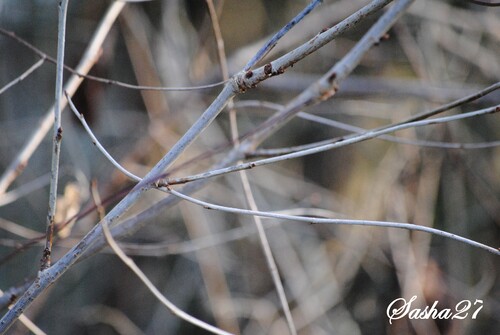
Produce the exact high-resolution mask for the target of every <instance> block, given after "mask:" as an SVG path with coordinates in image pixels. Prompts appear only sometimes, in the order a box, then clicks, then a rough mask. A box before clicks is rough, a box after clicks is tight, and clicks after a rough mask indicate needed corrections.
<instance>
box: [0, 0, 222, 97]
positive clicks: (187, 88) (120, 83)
mask: <svg viewBox="0 0 500 335" xmlns="http://www.w3.org/2000/svg"><path fill="white" fill-rule="evenodd" d="M117 2H124V1H117ZM0 34H2V35H4V36H7V37H10V38H12V39H13V40H14V41H16V42H18V43H20V44H22V45H24V46H25V47H26V48H28V49H30V50H31V51H33V52H34V53H35V54H37V55H38V56H39V57H41V58H42V59H43V60H44V61H47V62H49V63H52V64H57V60H56V59H55V58H54V57H51V56H49V55H48V54H46V53H45V52H43V51H42V50H40V49H38V48H37V47H35V46H34V45H33V44H31V43H29V42H28V41H26V40H24V39H22V38H21V37H19V36H17V35H16V34H15V33H13V32H11V31H8V30H5V29H3V28H1V27H0ZM64 69H65V70H66V71H68V72H70V73H72V74H74V75H77V76H78V77H80V78H85V79H88V80H92V81H96V82H99V83H103V84H107V85H114V86H119V87H123V88H127V89H131V90H141V91H161V92H175V91H197V90H204V89H209V88H214V87H218V86H222V85H224V84H225V83H226V82H227V80H225V81H219V82H216V83H212V84H206V85H198V86H183V87H173V86H168V87H167V86H146V85H134V84H129V83H125V82H123V81H119V80H114V79H108V78H102V77H98V76H94V75H90V74H87V73H86V72H80V71H79V70H78V68H76V69H74V68H72V67H70V66H68V65H64ZM32 71H33V70H32ZM32 71H31V72H32ZM23 79H24V78H23ZM2 90H3V88H2ZM1 93H3V91H1V90H0V94H1Z"/></svg>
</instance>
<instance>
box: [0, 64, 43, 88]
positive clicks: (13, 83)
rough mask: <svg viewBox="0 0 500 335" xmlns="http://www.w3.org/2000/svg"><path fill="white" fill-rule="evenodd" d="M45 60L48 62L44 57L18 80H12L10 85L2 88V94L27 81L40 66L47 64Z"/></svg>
mask: <svg viewBox="0 0 500 335" xmlns="http://www.w3.org/2000/svg"><path fill="white" fill-rule="evenodd" d="M45 60H46V59H45V57H42V58H41V59H39V60H38V61H37V62H36V63H35V64H33V65H32V66H30V68H29V69H27V70H26V71H24V72H23V73H22V74H21V75H20V76H19V77H17V78H16V79H14V80H12V81H11V82H10V83H8V84H7V85H5V86H4V87H2V88H0V94H2V93H3V92H5V91H7V90H8V89H9V88H11V87H12V86H14V85H16V84H18V83H20V82H21V81H23V80H24V79H26V78H27V77H28V76H29V75H30V74H32V73H33V72H35V70H36V69H38V68H39V67H40V66H42V65H43V63H44V62H45Z"/></svg>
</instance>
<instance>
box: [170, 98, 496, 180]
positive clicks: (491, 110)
mask: <svg viewBox="0 0 500 335" xmlns="http://www.w3.org/2000/svg"><path fill="white" fill-rule="evenodd" d="M496 112H500V105H498V106H493V107H489V108H485V109H481V110H478V111H473V112H468V113H463V114H459V115H452V116H447V117H442V118H436V119H432V120H422V121H413V122H408V123H403V124H396V125H395V126H390V127H387V128H384V129H379V130H371V131H368V132H366V133H364V134H361V135H352V136H350V137H348V138H341V139H339V140H338V141H337V142H335V143H329V144H325V145H322V146H319V147H315V148H310V149H306V150H302V151H298V152H294V153H290V154H286V155H280V156H276V157H272V158H266V159H261V160H256V161H251V162H246V163H243V164H239V165H234V166H230V167H226V168H222V169H218V170H211V171H208V172H204V173H200V174H196V175H192V176H187V177H180V178H167V179H165V180H163V181H162V183H165V184H168V185H175V184H184V183H188V182H191V181H195V180H198V179H205V178H210V177H215V176H220V175H223V174H227V173H230V172H235V171H241V170H247V169H252V168H254V167H257V166H262V165H267V164H271V163H276V162H279V161H283V160H287V159H292V158H298V157H303V156H306V155H311V154H315V153H319V152H323V151H326V150H331V149H336V148H340V147H343V146H346V145H350V144H354V143H359V142H362V141H366V140H368V139H372V138H375V137H378V136H380V135H384V134H387V133H392V132H395V131H398V130H403V129H408V128H413V127H423V126H428V125H432V124H441V123H448V122H450V121H456V120H461V119H466V118H470V117H476V116H481V115H486V114H492V113H496ZM160 184H161V183H160Z"/></svg>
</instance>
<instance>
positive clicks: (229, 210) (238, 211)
mask: <svg viewBox="0 0 500 335" xmlns="http://www.w3.org/2000/svg"><path fill="white" fill-rule="evenodd" d="M168 191H169V192H170V193H171V194H173V195H175V196H177V197H179V198H182V199H184V200H187V201H189V202H191V203H194V204H197V205H199V206H202V207H204V208H206V209H214V210H219V211H223V212H227V213H235V214H241V215H251V216H260V217H265V218H273V219H281V220H291V221H301V222H307V223H309V224H319V223H322V224H342V225H356V226H373V227H386V228H400V229H408V230H413V231H422V232H426V233H429V234H433V235H437V236H442V237H446V238H449V239H452V240H455V241H459V242H462V243H465V244H468V245H471V246H474V247H477V248H480V249H483V250H486V251H488V252H491V253H492V254H495V255H500V250H499V249H498V248H493V247H490V246H487V245H485V244H482V243H479V242H476V241H474V240H471V239H468V238H465V237H462V236H458V235H456V234H452V233H448V232H445V231H442V230H439V229H436V228H431V227H426V226H419V225H415V224H411V223H401V222H387V221H372V220H347V219H325V218H314V217H304V216H298V215H286V214H279V213H272V212H262V211H253V210H248V209H242V208H234V207H227V206H220V205H215V204H213V203H209V202H206V201H202V200H199V199H195V198H193V197H190V196H187V195H185V194H183V193H180V192H178V191H175V190H173V189H172V188H171V187H169V188H168Z"/></svg>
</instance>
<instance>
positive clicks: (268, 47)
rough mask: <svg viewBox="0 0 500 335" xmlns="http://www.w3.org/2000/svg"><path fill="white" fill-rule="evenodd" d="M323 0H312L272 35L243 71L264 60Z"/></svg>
mask: <svg viewBox="0 0 500 335" xmlns="http://www.w3.org/2000/svg"><path fill="white" fill-rule="evenodd" d="M322 2H323V0H312V1H311V2H310V3H309V5H307V6H306V8H304V9H303V10H302V11H301V12H300V13H299V14H297V16H295V17H294V18H293V19H292V20H290V21H289V22H288V23H287V24H286V25H285V26H284V27H283V28H281V29H280V30H279V31H278V32H277V33H276V34H274V35H273V36H272V37H271V38H270V39H269V41H267V43H266V44H264V45H263V46H262V48H260V50H259V51H257V53H256V54H255V56H253V57H252V59H250V60H249V61H248V63H247V64H246V65H245V66H244V67H243V71H248V70H250V69H251V68H252V67H253V66H254V65H255V64H257V63H258V62H259V61H260V60H262V58H264V57H265V56H266V55H267V54H268V53H269V51H271V50H272V49H273V48H274V47H275V46H276V44H277V43H278V41H279V40H280V39H281V38H282V37H283V36H285V34H286V33H288V32H289V31H290V30H291V29H292V28H293V27H294V26H295V25H296V24H297V23H299V22H300V21H302V19H303V18H305V17H306V16H307V15H308V14H309V13H310V12H311V11H312V10H313V9H314V8H316V7H317V6H318V5H319V4H321V3H322Z"/></svg>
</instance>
